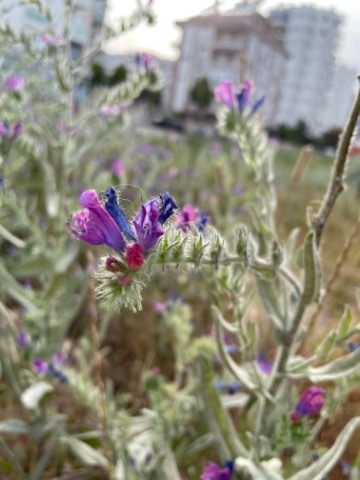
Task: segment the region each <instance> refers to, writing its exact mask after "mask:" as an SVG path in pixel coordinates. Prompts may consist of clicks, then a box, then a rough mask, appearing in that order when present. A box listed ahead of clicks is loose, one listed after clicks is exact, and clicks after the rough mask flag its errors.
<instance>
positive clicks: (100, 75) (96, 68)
mask: <svg viewBox="0 0 360 480" xmlns="http://www.w3.org/2000/svg"><path fill="white" fill-rule="evenodd" d="M90 83H91V85H92V86H93V87H98V86H103V85H106V84H107V77H106V73H105V71H104V69H103V67H102V66H101V65H99V64H98V63H94V64H93V65H92V67H91V78H90Z"/></svg>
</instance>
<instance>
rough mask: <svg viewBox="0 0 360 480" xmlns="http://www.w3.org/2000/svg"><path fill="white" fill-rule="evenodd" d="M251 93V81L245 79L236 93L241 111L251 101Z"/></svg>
mask: <svg viewBox="0 0 360 480" xmlns="http://www.w3.org/2000/svg"><path fill="white" fill-rule="evenodd" d="M250 94H251V82H250V81H249V80H245V82H244V84H243V85H242V86H241V88H240V90H239V91H238V92H237V93H236V94H235V96H236V100H237V104H238V107H239V110H240V112H242V111H243V110H244V108H245V107H246V106H247V104H248V103H249V99H250Z"/></svg>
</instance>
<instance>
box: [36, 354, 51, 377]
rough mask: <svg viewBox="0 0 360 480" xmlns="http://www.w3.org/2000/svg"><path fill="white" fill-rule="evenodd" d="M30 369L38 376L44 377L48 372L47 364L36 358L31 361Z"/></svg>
mask: <svg viewBox="0 0 360 480" xmlns="http://www.w3.org/2000/svg"><path fill="white" fill-rule="evenodd" d="M32 369H33V371H34V372H35V373H37V374H38V375H44V374H45V373H48V371H49V364H48V363H47V362H45V360H43V359H42V358H40V357H37V358H35V359H34V361H33V364H32Z"/></svg>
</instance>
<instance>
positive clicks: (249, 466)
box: [235, 457, 313, 480]
mask: <svg viewBox="0 0 360 480" xmlns="http://www.w3.org/2000/svg"><path fill="white" fill-rule="evenodd" d="M273 460H278V459H271V460H269V461H268V462H264V463H260V464H257V463H255V462H254V461H253V460H250V459H248V458H241V457H239V458H237V459H236V460H235V471H237V472H247V473H249V474H250V475H251V477H252V479H253V480H283V477H282V475H281V474H280V473H278V472H277V471H275V470H278V468H276V467H278V465H277V464H276V465H274V467H275V468H272V466H273V465H272V464H271V463H270V462H271V461H273ZM279 462H280V460H279ZM309 479H310V477H309V478H308V479H307V480H309ZM311 480H313V479H311Z"/></svg>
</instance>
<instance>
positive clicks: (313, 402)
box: [290, 385, 326, 423]
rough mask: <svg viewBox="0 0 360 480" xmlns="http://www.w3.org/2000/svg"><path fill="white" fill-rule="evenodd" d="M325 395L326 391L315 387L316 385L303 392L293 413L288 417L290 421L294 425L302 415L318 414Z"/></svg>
mask: <svg viewBox="0 0 360 480" xmlns="http://www.w3.org/2000/svg"><path fill="white" fill-rule="evenodd" d="M325 394H326V391H325V390H324V389H323V388H321V387H317V386H316V385H314V386H312V387H310V388H308V389H307V390H305V392H304V393H303V394H302V395H301V397H300V399H299V401H298V403H297V405H296V407H295V410H294V412H292V413H291V415H290V419H291V421H292V422H293V423H295V422H297V421H298V420H299V418H300V417H303V416H304V415H311V414H313V413H320V411H321V409H322V407H323V405H324V401H325V398H324V397H325Z"/></svg>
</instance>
